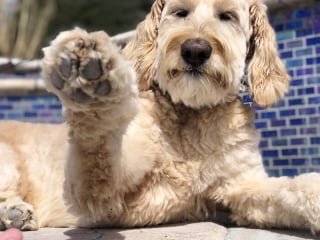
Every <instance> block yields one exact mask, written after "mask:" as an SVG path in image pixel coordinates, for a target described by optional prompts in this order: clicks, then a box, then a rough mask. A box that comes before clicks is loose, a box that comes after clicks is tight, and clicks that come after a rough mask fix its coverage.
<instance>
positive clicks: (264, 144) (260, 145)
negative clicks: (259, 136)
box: [259, 140, 269, 148]
mask: <svg viewBox="0 0 320 240" xmlns="http://www.w3.org/2000/svg"><path fill="white" fill-rule="evenodd" d="M267 147H269V142H268V140H261V141H260V144H259V148H267Z"/></svg>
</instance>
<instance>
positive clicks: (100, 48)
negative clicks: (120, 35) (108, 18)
mask: <svg viewBox="0 0 320 240" xmlns="http://www.w3.org/2000/svg"><path fill="white" fill-rule="evenodd" d="M44 53H45V57H44V60H43V69H44V77H45V79H46V83H47V87H48V89H49V91H52V92H54V93H56V94H57V95H58V96H60V97H61V96H62V97H67V98H69V99H71V100H72V101H74V102H77V103H81V104H84V103H89V104H90V103H96V102H103V101H104V100H106V99H107V98H110V97H116V96H115V95H117V94H121V93H122V92H126V91H125V88H130V86H128V85H130V84H131V82H133V80H134V74H133V72H134V71H133V68H132V67H131V66H130V64H129V63H128V62H127V61H126V60H125V59H124V58H123V57H122V56H121V54H120V52H119V49H118V48H117V47H116V46H115V45H113V44H112V43H111V40H110V38H109V37H108V35H107V34H106V33H104V32H94V33H90V34H89V33H87V32H85V31H84V30H81V29H78V28H76V29H74V30H72V31H68V32H64V33H62V34H60V35H59V36H58V37H57V38H56V39H55V40H54V41H53V42H52V44H51V46H49V47H48V48H46V49H44ZM123 90H124V91H123Z"/></svg>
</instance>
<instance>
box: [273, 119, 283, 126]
mask: <svg viewBox="0 0 320 240" xmlns="http://www.w3.org/2000/svg"><path fill="white" fill-rule="evenodd" d="M271 126H272V127H283V126H286V120H284V119H272V120H271Z"/></svg>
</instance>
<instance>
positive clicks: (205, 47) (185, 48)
mask: <svg viewBox="0 0 320 240" xmlns="http://www.w3.org/2000/svg"><path fill="white" fill-rule="evenodd" d="M211 53H212V47H211V46H210V43H209V42H208V41H206V40H204V39H201V38H194V39H188V40H186V41H185V42H184V43H183V44H182V45H181V56H182V57H183V59H184V60H185V61H186V63H188V64H190V65H191V66H193V67H199V66H200V65H202V64H203V63H205V61H207V60H208V59H209V58H210V56H211Z"/></svg>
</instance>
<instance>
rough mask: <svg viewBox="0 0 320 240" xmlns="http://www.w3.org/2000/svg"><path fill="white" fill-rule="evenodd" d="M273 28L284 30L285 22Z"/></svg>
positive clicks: (277, 30) (278, 30)
mask: <svg viewBox="0 0 320 240" xmlns="http://www.w3.org/2000/svg"><path fill="white" fill-rule="evenodd" d="M273 29H274V30H275V31H276V32H280V31H283V30H284V25H283V24H278V25H275V26H273Z"/></svg>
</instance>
